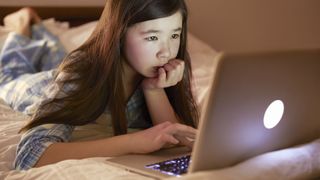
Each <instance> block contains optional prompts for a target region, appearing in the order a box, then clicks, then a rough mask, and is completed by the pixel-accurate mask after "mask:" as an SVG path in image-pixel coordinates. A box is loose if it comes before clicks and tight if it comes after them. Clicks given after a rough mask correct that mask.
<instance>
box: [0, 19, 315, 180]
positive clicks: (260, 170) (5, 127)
mask: <svg viewBox="0 0 320 180" xmlns="http://www.w3.org/2000/svg"><path fill="white" fill-rule="evenodd" d="M44 24H45V26H46V27H47V28H48V29H49V30H50V31H51V32H53V33H54V34H56V35H57V36H58V37H59V38H60V39H61V41H62V43H63V44H64V46H65V47H66V49H67V50H68V51H71V50H72V49H74V48H76V47H77V46H78V45H80V44H81V42H83V41H84V40H85V39H86V38H87V37H88V36H89V34H90V32H91V31H92V30H93V28H94V26H95V24H96V21H92V22H89V23H85V24H83V25H81V26H77V27H70V26H69V23H67V22H60V21H56V20H55V19H47V20H45V21H44ZM6 35H7V31H6V30H5V29H4V28H3V27H0V48H1V44H2V43H3V40H4V39H5V38H6ZM188 49H189V52H190V55H191V58H192V66H193V76H194V89H193V91H194V93H195V95H196V101H197V103H198V104H199V106H200V107H202V104H203V102H204V100H205V98H206V96H207V94H208V89H209V87H208V84H210V83H208V82H209V81H210V80H212V78H214V72H215V64H216V61H215V57H216V55H217V54H218V53H217V52H216V51H215V50H214V49H213V48H211V47H210V46H208V45H207V44H206V43H205V42H203V41H201V40H199V39H198V38H197V37H195V36H194V35H192V34H189V44H188ZM26 118H27V117H26V116H24V115H23V114H20V113H18V112H14V111H12V110H11V109H10V108H9V107H8V106H7V105H6V104H5V103H4V102H3V101H1V100H0V179H10V180H12V179H25V180H29V179H30V180H31V179H55V180H60V179H61V180H62V179H79V180H80V179H90V180H91V179H139V180H143V179H150V177H145V176H142V175H138V174H135V173H132V172H129V171H125V170H123V169H120V168H118V167H115V166H112V165H111V164H108V163H107V162H106V161H105V160H106V159H107V157H96V158H88V159H82V160H66V161H62V162H59V163H56V164H52V165H48V166H43V167H40V168H33V169H30V170H28V171H16V170H14V169H13V166H12V162H13V160H14V157H15V150H16V146H17V143H18V142H19V139H20V137H21V136H20V134H18V133H17V131H18V130H19V128H20V127H21V126H22V125H23V124H24V122H25V121H26ZM106 118H108V117H106ZM102 123H103V122H102ZM98 125H99V124H94V125H90V126H88V127H79V128H77V129H76V130H75V132H74V137H73V138H74V139H73V140H75V141H78V140H87V139H89V137H91V138H92V137H93V138H101V137H107V136H110V135H111V134H110V133H108V132H106V131H105V129H101V128H100V127H101V126H99V127H98ZM100 125H101V124H100ZM93 128H96V129H98V130H97V131H92V129H93ZM99 128H100V129H99ZM317 177H320V139H317V140H314V141H312V142H309V143H306V144H303V145H300V146H296V147H291V148H287V149H283V150H279V151H275V152H270V153H266V154H262V155H260V156H257V157H254V158H251V159H249V160H247V161H244V162H242V163H240V164H237V165H235V166H233V167H228V168H225V169H220V170H211V171H205V172H198V173H194V174H189V175H185V176H182V177H181V178H179V179H186V180H187V179H188V180H189V179H314V178H317ZM170 179H171V178H170ZM172 179H175V178H172Z"/></svg>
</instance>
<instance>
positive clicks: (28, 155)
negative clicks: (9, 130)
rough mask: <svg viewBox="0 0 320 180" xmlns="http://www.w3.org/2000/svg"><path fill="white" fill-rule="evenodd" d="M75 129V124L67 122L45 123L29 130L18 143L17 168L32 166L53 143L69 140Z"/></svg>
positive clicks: (15, 165) (15, 163)
mask: <svg viewBox="0 0 320 180" xmlns="http://www.w3.org/2000/svg"><path fill="white" fill-rule="evenodd" d="M73 129H74V126H70V125H65V124H45V125H40V126H37V127H34V128H32V129H30V130H29V131H27V132H26V133H25V134H24V135H23V136H22V139H21V141H20V142H19V144H18V148H17V154H16V158H15V160H14V167H15V169H17V170H27V169H29V168H32V167H33V166H34V165H35V164H36V163H37V161H38V160H39V158H40V157H41V155H42V154H43V153H44V151H45V150H46V149H47V148H48V147H49V146H50V145H51V144H53V143H57V142H68V141H69V140H70V138H71V134H72V131H73Z"/></svg>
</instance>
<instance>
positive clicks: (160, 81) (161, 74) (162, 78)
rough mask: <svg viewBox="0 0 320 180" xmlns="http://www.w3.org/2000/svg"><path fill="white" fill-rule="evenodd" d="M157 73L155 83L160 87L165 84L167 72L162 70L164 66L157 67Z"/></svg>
mask: <svg viewBox="0 0 320 180" xmlns="http://www.w3.org/2000/svg"><path fill="white" fill-rule="evenodd" d="M158 73H159V76H158V83H157V85H158V87H162V86H163V84H165V82H166V78H167V74H166V71H165V70H164V68H159V69H158Z"/></svg>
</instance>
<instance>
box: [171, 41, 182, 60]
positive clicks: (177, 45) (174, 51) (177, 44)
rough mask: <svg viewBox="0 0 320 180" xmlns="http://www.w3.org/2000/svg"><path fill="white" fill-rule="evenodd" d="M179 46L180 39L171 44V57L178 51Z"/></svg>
mask: <svg viewBox="0 0 320 180" xmlns="http://www.w3.org/2000/svg"><path fill="white" fill-rule="evenodd" d="M179 48H180V41H178V42H175V43H173V46H172V55H173V57H172V58H176V57H177V55H178V52H179Z"/></svg>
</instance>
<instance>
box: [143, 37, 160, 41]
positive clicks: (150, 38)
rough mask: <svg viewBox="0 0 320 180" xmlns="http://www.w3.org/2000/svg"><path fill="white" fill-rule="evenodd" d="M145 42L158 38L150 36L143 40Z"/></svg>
mask: <svg viewBox="0 0 320 180" xmlns="http://www.w3.org/2000/svg"><path fill="white" fill-rule="evenodd" d="M145 40H147V41H157V40H158V37H157V36H150V37H147V38H145Z"/></svg>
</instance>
